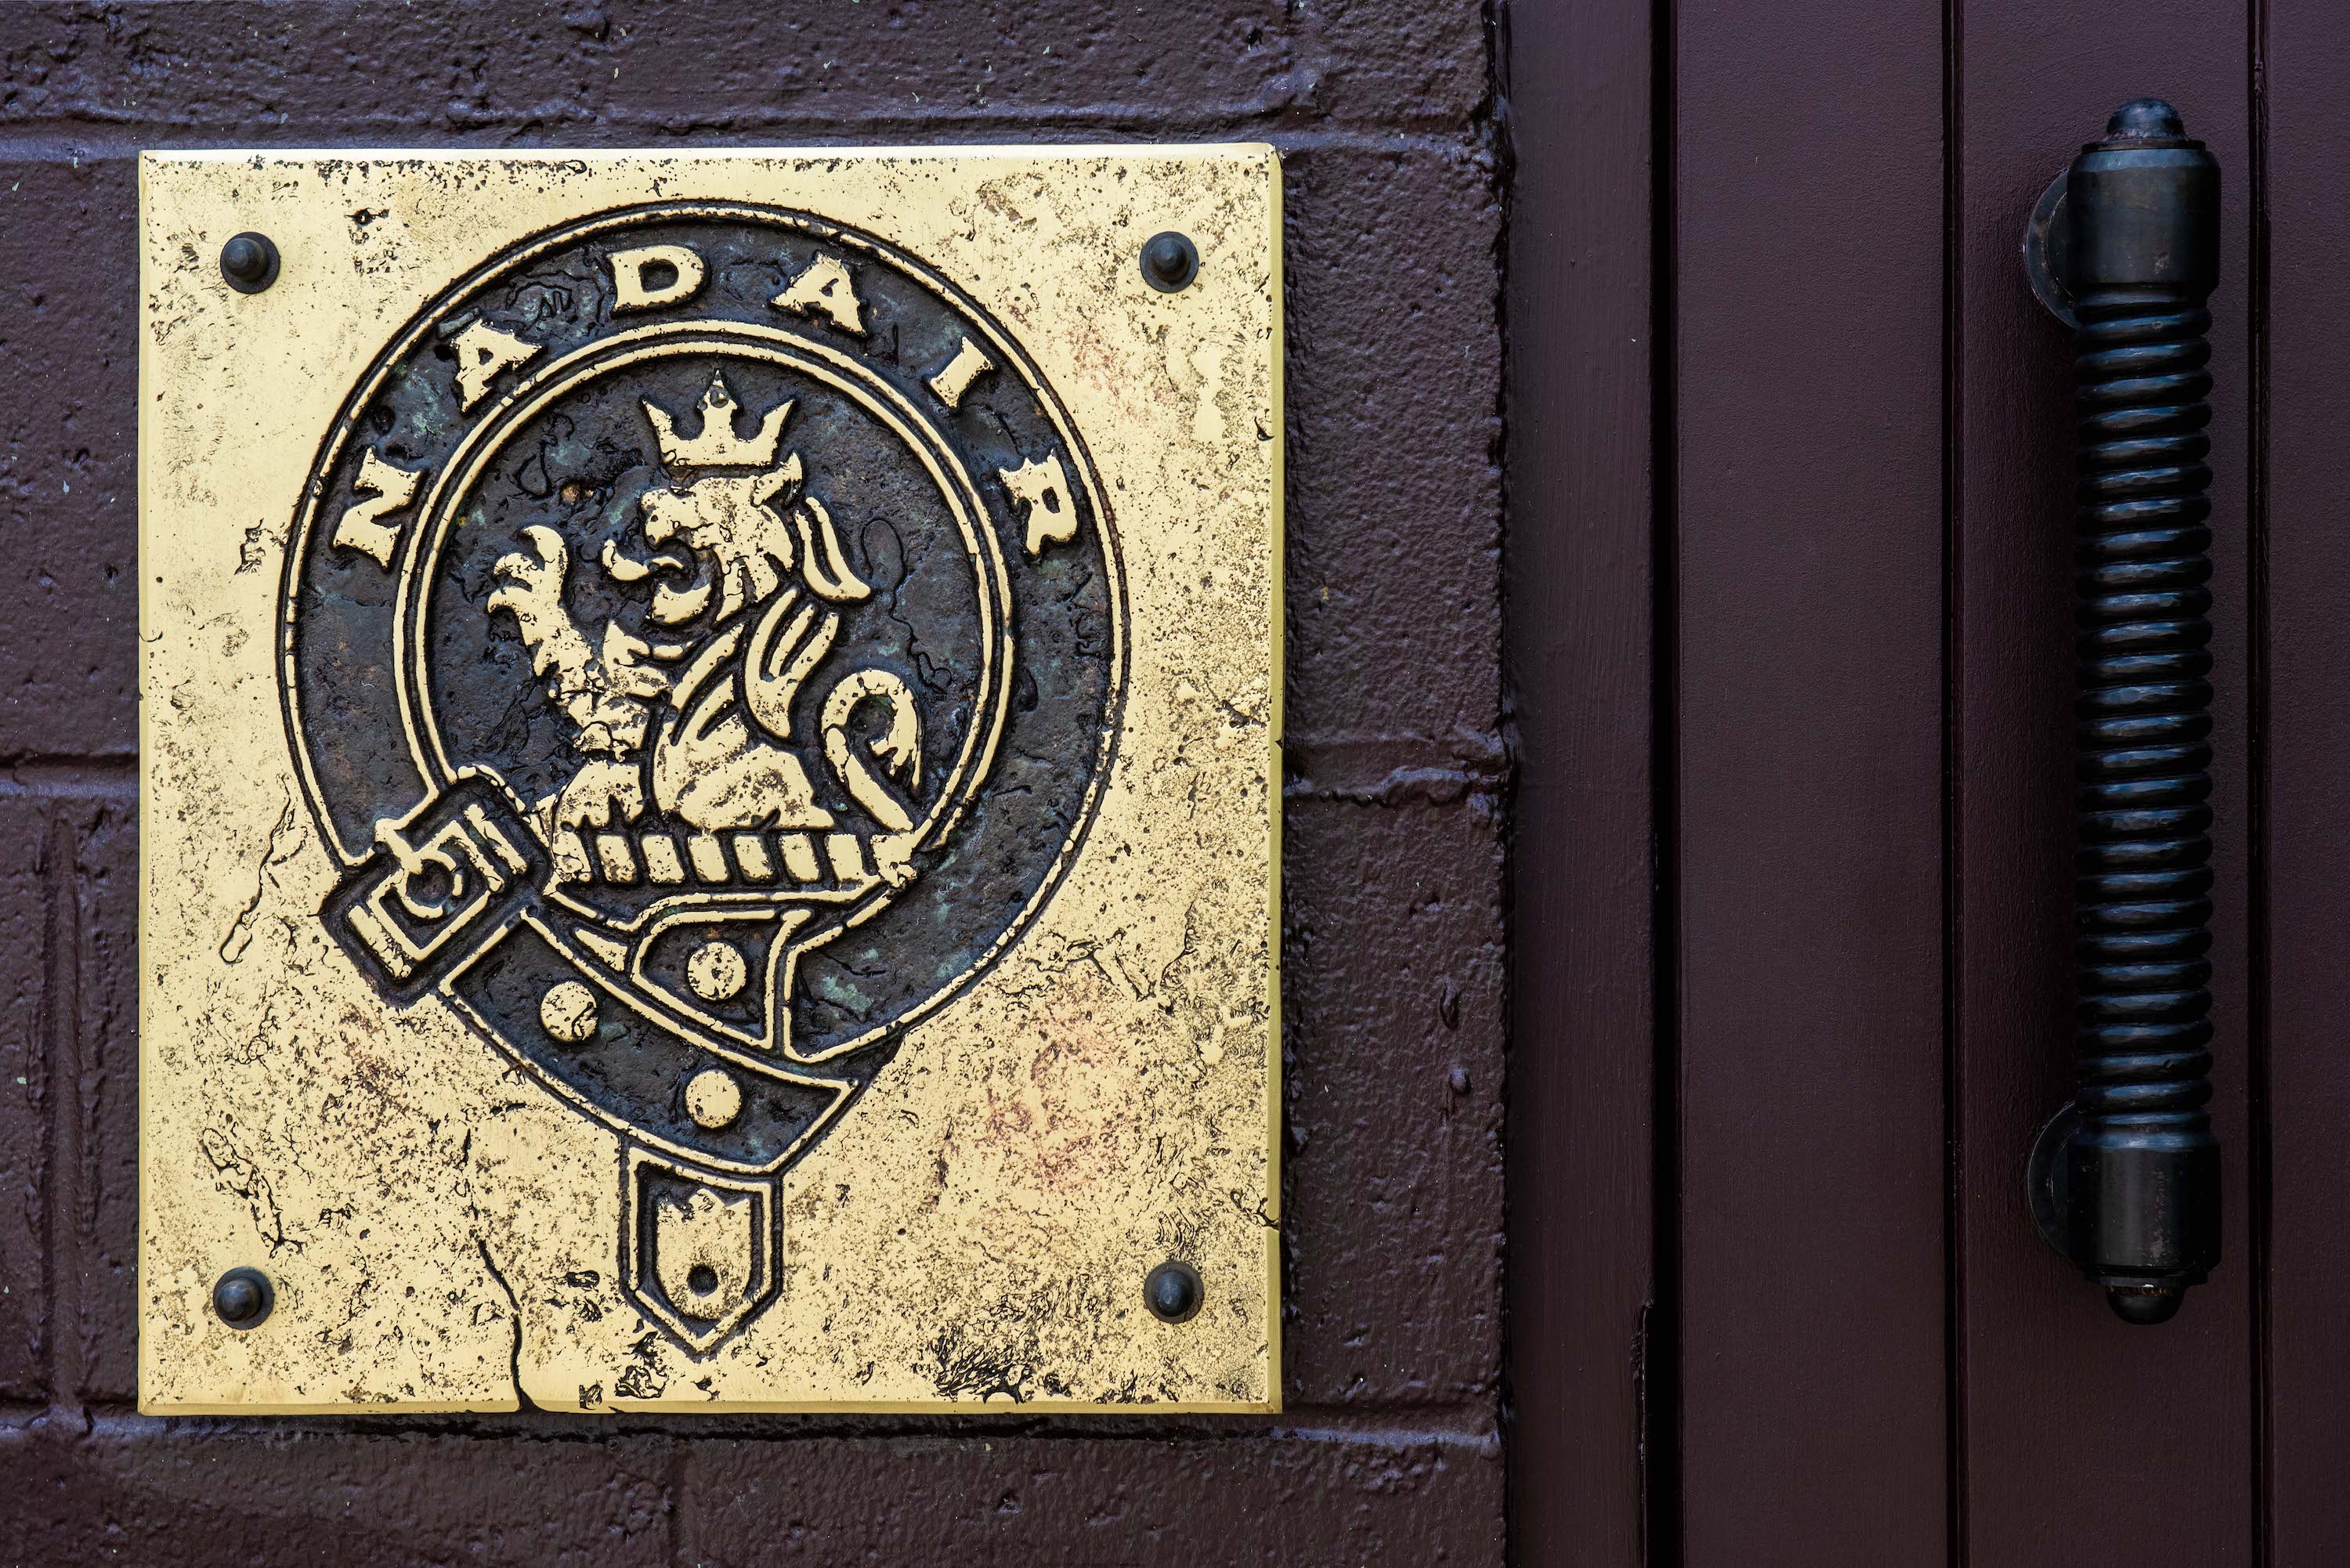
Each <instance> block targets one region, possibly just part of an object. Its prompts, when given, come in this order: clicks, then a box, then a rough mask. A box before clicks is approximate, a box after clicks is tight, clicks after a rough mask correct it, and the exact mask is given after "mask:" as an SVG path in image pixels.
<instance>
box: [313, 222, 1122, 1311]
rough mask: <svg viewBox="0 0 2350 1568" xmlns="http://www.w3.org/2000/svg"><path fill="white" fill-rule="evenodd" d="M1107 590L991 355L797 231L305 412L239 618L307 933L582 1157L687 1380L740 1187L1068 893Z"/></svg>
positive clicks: (1039, 428) (546, 304) (576, 284)
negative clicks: (305, 818)
mask: <svg viewBox="0 0 2350 1568" xmlns="http://www.w3.org/2000/svg"><path fill="white" fill-rule="evenodd" d="M1122 592H1123V589H1122V578H1121V575H1120V566H1119V562H1118V552H1117V548H1116V545H1115V542H1114V539H1113V537H1112V534H1111V531H1110V526H1109V522H1108V518H1107V513H1106V511H1105V508H1104V505H1103V502H1102V497H1101V495H1100V493H1099V486H1098V484H1097V481H1096V479H1095V477H1094V474H1093V471H1092V467H1091V464H1090V462H1088V460H1087V456H1086V453H1085V450H1084V448H1083V446H1082V445H1081V444H1080V442H1079V441H1078V439H1077V436H1076V431H1074V430H1073V429H1072V428H1071V427H1070V424H1069V421H1068V419H1067V416H1066V413H1065V411H1064V410H1062V408H1061V406H1060V404H1059V402H1058V401H1057V400H1055V398H1054V396H1053V394H1052V392H1051V390H1050V389H1049V388H1047V387H1046V386H1045V383H1044V381H1043V379H1042V378H1041V377H1040V376H1039V375H1038V374H1037V372H1036V370H1035V368H1034V367H1033V366H1032V365H1031V364H1030V363H1029V361H1028V359H1027V358H1026V356H1025V355H1024V353H1022V351H1021V350H1020V348H1019V347H1018V345H1017V344H1016V343H1014V342H1013V341H1012V340H1011V338H1010V337H1008V336H1007V335H1006V334H1005V333H1004V332H1003V329H1002V328H1001V327H998V326H997V325H996V324H995V323H993V321H991V320H989V319H988V318H987V317H985V316H984V315H983V313H982V312H981V311H980V310H979V309H978V308H977V307H976V306H974V305H973V304H972V302H971V301H970V300H968V299H966V298H965V297H963V296H962V295H961V294H960V293H959V292H958V291H956V290H955V289H954V288H953V287H952V286H950V285H949V284H947V283H946V282H945V281H944V280H943V279H941V278H940V277H939V276H938V275H936V274H934V273H933V272H931V270H930V269H929V268H928V267H926V266H924V265H921V264H920V262H918V261H916V260H914V259H913V258H911V257H910V256H907V255H906V254H902V253H900V252H899V251H897V250H895V249H893V248H892V247H890V246H889V245H888V244H884V243H882V242H880V241H879V240H876V239H873V238H871V237H869V236H867V235H863V234H857V233H854V232H852V231H848V230H846V229H843V228H840V227H838V226H837V225H835V224H831V223H825V222H822V221H820V220H817V219H815V218H811V217H808V216H806V215H803V214H798V213H788V212H784V211H781V210H777V209H772V208H765V207H755V206H750V205H745V204H736V203H707V202H696V203H667V204H660V205H653V206H646V207H638V208H630V209H627V210H624V211H620V212H615V213H604V214H600V215H598V216H597V217H595V218H593V219H589V220H587V221H585V222H582V223H576V224H573V225H570V226H568V227H567V228H563V229H560V230H556V231H554V232H551V233H547V234H540V235H537V236H536V237H534V238H532V239H530V240H528V241H526V242H525V243H523V244H518V245H515V246H514V247H512V248H511V249H509V250H507V251H506V252H504V253H503V254H499V255H497V256H495V257H494V258H492V259H491V260H490V261H488V262H486V263H485V264H484V265H482V266H480V267H478V268H476V269H475V270H474V271H473V273H472V274H470V275H467V276H466V277H465V278H463V279H462V280H461V281H460V282H458V283H457V284H456V285H454V286H452V287H451V288H450V289H448V290H447V291H446V292H444V293H443V294H442V296H440V297H439V298H438V299H436V300H434V301H433V302H432V305H431V306H428V307H427V308H426V309H425V310H424V311H422V312H421V314H419V315H418V316H417V317H416V318H415V319H414V320H413V321H411V323H410V324H409V325H408V326H407V327H405V328H404V329H403V330H402V331H401V332H400V335H399V337H397V338H396V339H395V340H394V341H393V342H392V343H391V345H390V347H389V348H387V349H386V350H385V351H384V352H383V353H382V354H381V355H380V357H379V358H377V359H376V360H375V362H374V363H373V364H372V365H371V366H370V367H369V369H368V370H367V372H366V374H365V375H364V376H363V377H362V378H361V379H360V380H359V384H358V386H357V387H356V389H354V390H353V392H352V393H351V395H350V397H349V399H348V401H347V402H346V403H345V405H344V407H343V409H342V410H341V412H340V414H339V415H338V418H337V420H336V422H335V424H334V427H333V428H332V430H331V431H329V432H328V436H327V438H326V441H324V443H323V445H322V446H321V448H320V451H319V454H318V459H317V464H316V466H315V467H314V469H313V471H312V473H311V476H310V481H309V483H308V485H307V489H306V492H305V495H304V500H303V504H302V507H301V510H300V512H299V514H298V515H297V517H296V526H295V531H294V535H293V541H292V546H291V548H290V550H289V552H288V556H287V565H286V582H285V588H284V624H283V637H284V659H283V663H282V669H283V671H284V699H285V708H286V725H287V730H288V734H289V737H290V739H291V741H292V743H293V747H294V752H295V754H296V759H297V761H298V763H299V765H300V769H301V773H302V776H303V780H304V784H305V788H306V790H307V794H308V798H309V803H310V806H311V809H312V810H313V811H314V812H315V814H316V815H317V819H318V823H319V826H320V829H321V832H322V835H323V836H324V837H325V839H326V841H327V843H328V845H329V846H331V847H333V848H334V849H335V850H336V851H337V853H338V856H339V857H340V859H341V862H342V864H343V866H344V868H345V869H344V874H343V876H342V877H341V880H340V881H339V882H338V885H337V887H336V888H335V890H334V892H333V894H332V895H331V896H330V897H329V898H328V901H327V904H326V906H325V908H324V909H323V910H322V911H321V918H322V919H324V920H325V922H326V924H327V927H328V930H329V931H330V932H331V933H332V935H333V936H334V938H335V940H337V941H338V943H339V944H340V945H341V947H342V948H343V949H344V950H345V951H346V952H347V953H348V954H349V956H350V958H351V960H352V961H353V962H354V963H356V964H357V965H358V967H359V970H360V971H361V972H362V973H364V974H365V975H366V976H367V978H368V980H369V981H370V982H371V983H372V984H373V985H374V986H375V987H376V989H377V990H378V991H379V992H381V993H382V994H383V995H384V996H385V997H386V998H387V999H388V1000H389V1001H390V1002H392V1003H393V1004H395V1005H398V1006H403V1007H404V1006H408V1005H411V1004H412V1003H415V1002H418V1001H420V1000H421V998H423V997H425V996H427V995H428V994H429V995H435V996H438V997H440V998H441V999H442V1002H445V1003H447V1004H448V1005H450V1006H452V1008H454V1009H455V1010H456V1011H457V1012H459V1013H460V1014H461V1015H462V1016H463V1017H464V1018H465V1019H466V1020H467V1021H468V1022H469V1023H472V1025H473V1027H474V1028H475V1029H477V1030H478V1031H479V1032H480V1033H482V1034H484V1036H486V1037H487V1039H488V1040H490V1041H491V1042H493V1043H494V1044H495V1045H496V1046H497V1047H498V1048H499V1049H501V1050H503V1051H504V1052H505V1053H506V1054H508V1055H510V1056H511V1057H512V1058H513V1059H514V1060H515V1062H517V1063H518V1064H521V1066H522V1067H523V1068H525V1070H526V1071H528V1072H529V1073H530V1074H531V1075H533V1076H535V1077H536V1079H538V1081H539V1082H540V1083H542V1084H543V1085H546V1087H547V1088H548V1089H549V1090H551V1091H553V1092H554V1093H556V1095H558V1096H561V1097H562V1098H564V1099H565V1100H567V1102H569V1103H570V1104H571V1105H573V1106H576V1107H577V1109H578V1110H580V1111H581V1112H582V1113H584V1114H586V1115H587V1116H591V1117H593V1118H595V1119H597V1120H598V1121H599V1122H601V1123H603V1124H604V1125H605V1126H607V1127H610V1128H611V1129H613V1130H614V1131H616V1132H617V1133H619V1135H620V1145H621V1153H620V1170H619V1179H620V1180H621V1183H622V1211H623V1214H624V1216H625V1220H624V1225H623V1233H622V1235H621V1236H620V1238H619V1247H620V1260H619V1261H620V1270H621V1276H622V1279H623V1281H624V1282H625V1284H626V1285H627V1287H628V1289H629V1292H630V1293H631V1295H632V1296H633V1297H634V1299H635V1300H636V1302H637V1303H638V1304H639V1306H640V1307H642V1308H643V1309H644V1310H645V1311H646V1313H647V1314H649V1315H650V1317H651V1318H652V1319H653V1320H654V1321H655V1322H657V1323H659V1324H660V1325H661V1326H662V1327H663V1328H665V1329H666V1330H667V1331H668V1332H669V1333H670V1334H671V1335H672V1336H673V1337H674V1338H676V1339H677V1340H678V1341H679V1342H680V1343H681V1345H685V1346H686V1347H687V1348H688V1349H689V1350H691V1351H692V1352H694V1353H696V1354H705V1353H707V1352H709V1351H710V1350H712V1349H713V1348H714V1347H715V1346H716V1345H718V1344H719V1343H721V1342H722V1341H723V1340H724V1339H725V1338H726V1337H727V1336H728V1335H729V1334H731V1333H733V1331H734V1330H735V1329H736V1328H738V1327H740V1326H741V1325H742V1324H743V1323H744V1322H746V1321H748V1319H749V1318H750V1317H751V1316H752V1315H753V1314H755V1313H756V1312H757V1311H758V1310H759V1308H760V1307H761V1306H763V1305H764V1304H765V1303H766V1302H767V1301H769V1300H771V1299H772V1298H773V1296H774V1293H775V1290H776V1288H777V1276H778V1270H777V1268H776V1230H777V1227H778V1225H779V1224H780V1218H779V1205H778V1204H777V1202H776V1194H775V1182H776V1179H777V1178H778V1176H779V1175H780V1174H781V1172H782V1171H783V1170H784V1169H785V1168H786V1167H787V1166H788V1165H789V1164H790V1162H791V1161H792V1160H793V1159H794V1158H796V1157H797V1156H799V1155H800V1154H802V1153H804V1152H805V1151H806V1149H807V1148H808V1147H811V1146H812V1144H813V1143H814V1141H815V1140H816V1138H817V1137H820V1136H822V1134H823V1132H824V1131H825V1130H826V1128H827V1127H828V1126H829V1125H830V1124H831V1122H832V1121H833V1120H834V1119H835V1118H836V1117H837V1116H839V1114H840V1113H841V1112H842V1111H843V1110H844V1109H845V1108H846V1107H847V1105H848V1103H849V1102H850V1101H851V1100H852V1099H853V1098H854V1097H855V1096H856V1095H857V1093H858V1090H860V1089H861V1088H863V1087H864V1086H865V1085H866V1084H867V1083H868V1082H869V1081H870V1080H871V1078H872V1076H873V1075H874V1074H875V1073H876V1072H878V1071H879V1068H880V1066H881V1064H883V1063H884V1062H885V1061H886V1060H887V1059H888V1057H889V1054H890V1052H891V1050H892V1048H893V1047H894V1045H895V1044H896V1042H897V1041H898V1039H899V1037H900V1036H901V1034H902V1033H903V1032H904V1031H905V1029H906V1028H907V1027H908V1026H910V1024H911V1023H914V1022H915V1021H917V1020H919V1019H920V1017H922V1016H924V1015H925V1014H926V1013H927V1012H930V1011H931V1010H933V1009H935V1008H936V1007H938V1006H939V1005H940V1004H941V1003H942V1002H945V1001H946V1000H947V999H948V998H950V997H951V996H952V995H953V994H954V993H955V992H957V991H958V990H960V989H961V988H962V987H963V986H964V985H966V984H968V983H969V982H970V981H972V979H973V978H975V977H976V976H977V975H978V974H979V973H980V972H981V971H983V970H984V969H985V968H986V966H987V965H988V964H989V963H990V962H991V961H993V959H994V958H995V957H996V956H997V955H998V954H1000V953H1001V952H1002V951H1003V950H1004V948H1005V947H1006V946H1008V945H1009V944H1010V943H1011V942H1012V941H1013V940H1015V939H1016V938H1017V936H1018V934H1019V932H1020V930H1021V929H1022V928H1023V927H1024V925H1025V923H1026V921H1027V920H1028V919H1029V918H1030V917H1031V916H1033V915H1034V914H1035V911H1036V909H1038V908H1039V907H1041V905H1042V903H1043V902H1044V900H1045V898H1046V897H1047V896H1049V894H1050V892H1051V890H1052V888H1053V887H1054V886H1055V882H1056V881H1057V879H1058V877H1059V876H1060V874H1061V872H1062V871H1063V869H1064V868H1065V867H1066V864H1067V861H1068V859H1069V857H1070V856H1071V855H1072V854H1073V853H1074V852H1075V850H1076V846H1077V843H1078V841H1079V839H1080V837H1081V836H1082V835H1083V833H1084V831H1085V828H1086V825H1087V821H1088V818H1089V816H1090V815H1091V811H1092V806H1093V804H1094V800H1095V797H1096V794H1097V790H1098V788H1099V785H1100V784H1101V782H1102V780H1103V777H1104V775H1105V773H1106V771H1107V766H1108V763H1109V757H1110V752H1111V748H1112V745H1113V743H1114V741H1115V739H1116V732H1117V721H1118V708H1119V696H1120V690H1121V683H1122V680H1123V677H1124V670H1125V642H1124V635H1125V622H1124V604H1123V598H1122Z"/></svg>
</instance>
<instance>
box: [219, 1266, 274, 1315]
mask: <svg viewBox="0 0 2350 1568" xmlns="http://www.w3.org/2000/svg"><path fill="white" fill-rule="evenodd" d="M276 1299H277V1293H276V1292H275V1291H273V1290H271V1289H270V1287H269V1276H268V1275H267V1274H265V1273H263V1272H261V1271H260V1270H259V1269H231V1270H230V1271H229V1272H227V1273H225V1274H223V1275H222V1276H221V1277H220V1278H219V1280H218V1281H216V1282H214V1283H213V1311H214V1312H215V1313H218V1314H220V1320H221V1322H223V1323H224V1324H228V1325H229V1327H231V1328H257V1327H259V1326H260V1324H261V1320H262V1319H263V1318H265V1317H267V1316H268V1315H269V1309H270V1308H271V1307H272V1306H275V1305H276Z"/></svg>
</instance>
